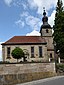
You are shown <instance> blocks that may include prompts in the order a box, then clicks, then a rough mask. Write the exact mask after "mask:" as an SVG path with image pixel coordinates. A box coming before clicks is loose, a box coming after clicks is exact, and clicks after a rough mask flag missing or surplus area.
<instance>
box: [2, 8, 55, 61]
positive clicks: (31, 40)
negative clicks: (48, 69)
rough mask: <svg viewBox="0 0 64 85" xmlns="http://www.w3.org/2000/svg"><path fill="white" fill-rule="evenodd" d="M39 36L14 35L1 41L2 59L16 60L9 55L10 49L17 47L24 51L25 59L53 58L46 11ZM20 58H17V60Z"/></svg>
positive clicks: (49, 59)
mask: <svg viewBox="0 0 64 85" xmlns="http://www.w3.org/2000/svg"><path fill="white" fill-rule="evenodd" d="M42 22H43V24H42V26H41V28H40V33H41V36H14V37H12V38H11V39H9V40H8V41H6V42H4V43H2V57H3V61H4V62H5V61H9V62H17V61H16V59H14V58H13V57H12V55H11V52H12V50H14V49H15V48H16V47H19V48H21V49H22V50H23V52H24V53H25V57H26V61H28V62H31V61H36V62H38V61H39V62H48V61H49V62H50V61H52V60H53V59H54V45H53V37H52V27H51V26H50V25H49V24H48V17H47V16H46V12H45V10H44V12H43V18H42ZM21 60H22V59H19V62H20V61H21Z"/></svg>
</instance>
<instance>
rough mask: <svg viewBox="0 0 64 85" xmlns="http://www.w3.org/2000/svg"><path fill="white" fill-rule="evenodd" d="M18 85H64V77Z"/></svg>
mask: <svg viewBox="0 0 64 85" xmlns="http://www.w3.org/2000/svg"><path fill="white" fill-rule="evenodd" d="M17 85H64V76H59V77H53V78H47V79H41V80H38V81H32V82H28V83H24V84H17Z"/></svg>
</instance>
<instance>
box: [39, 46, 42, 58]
mask: <svg viewBox="0 0 64 85" xmlns="http://www.w3.org/2000/svg"><path fill="white" fill-rule="evenodd" d="M42 50H43V49H42V46H39V58H42V57H43V52H42Z"/></svg>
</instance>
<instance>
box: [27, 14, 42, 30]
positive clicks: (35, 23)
mask: <svg viewBox="0 0 64 85" xmlns="http://www.w3.org/2000/svg"><path fill="white" fill-rule="evenodd" d="M26 24H27V25H29V26H30V27H31V28H32V29H33V30H38V29H39V27H40V24H41V20H40V19H39V18H37V17H34V16H31V15H29V16H27V17H26Z"/></svg>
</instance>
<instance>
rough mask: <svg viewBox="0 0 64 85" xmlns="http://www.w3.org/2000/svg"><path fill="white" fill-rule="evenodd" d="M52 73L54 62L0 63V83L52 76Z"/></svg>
mask: <svg viewBox="0 0 64 85" xmlns="http://www.w3.org/2000/svg"><path fill="white" fill-rule="evenodd" d="M54 74H55V64H54V63H27V64H1V65H0V84H1V85H9V84H10V85H12V84H15V83H21V82H27V81H32V80H37V79H41V78H45V77H50V76H54Z"/></svg>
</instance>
